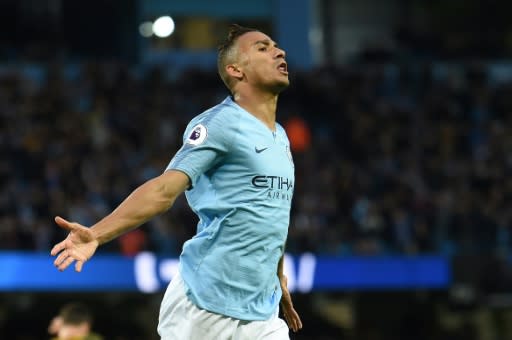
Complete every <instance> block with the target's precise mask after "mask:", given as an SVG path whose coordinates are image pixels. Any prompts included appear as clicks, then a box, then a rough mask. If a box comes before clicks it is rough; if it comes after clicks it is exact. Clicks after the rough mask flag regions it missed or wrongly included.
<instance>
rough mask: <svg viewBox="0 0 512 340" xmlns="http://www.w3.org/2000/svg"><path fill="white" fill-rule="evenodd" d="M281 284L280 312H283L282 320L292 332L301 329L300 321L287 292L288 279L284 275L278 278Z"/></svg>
mask: <svg viewBox="0 0 512 340" xmlns="http://www.w3.org/2000/svg"><path fill="white" fill-rule="evenodd" d="M280 282H281V291H282V292H283V296H282V297H281V310H282V311H283V315H284V318H285V320H286V323H287V324H288V327H290V328H291V329H292V330H293V331H294V332H297V331H299V330H300V329H302V321H301V320H300V317H299V314H298V313H297V311H296V310H295V308H293V303H292V296H291V295H290V292H289V291H288V278H287V277H286V275H283V276H282V277H281V278H280Z"/></svg>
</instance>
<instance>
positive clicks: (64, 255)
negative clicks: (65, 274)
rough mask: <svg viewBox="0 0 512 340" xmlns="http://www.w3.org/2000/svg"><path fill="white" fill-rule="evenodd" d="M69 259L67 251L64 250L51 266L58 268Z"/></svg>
mask: <svg viewBox="0 0 512 340" xmlns="http://www.w3.org/2000/svg"><path fill="white" fill-rule="evenodd" d="M68 257H69V254H68V251H67V250H64V251H63V252H61V253H60V254H59V256H57V258H56V259H55V261H53V264H54V265H55V267H58V266H60V265H61V263H62V262H64V261H66V259H67V258H68Z"/></svg>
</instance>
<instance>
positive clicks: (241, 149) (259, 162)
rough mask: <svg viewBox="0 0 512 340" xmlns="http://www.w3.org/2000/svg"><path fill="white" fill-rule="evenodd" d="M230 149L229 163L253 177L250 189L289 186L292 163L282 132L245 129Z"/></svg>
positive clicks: (291, 177)
mask: <svg viewBox="0 0 512 340" xmlns="http://www.w3.org/2000/svg"><path fill="white" fill-rule="evenodd" d="M232 147H233V150H234V152H233V153H232V159H231V161H232V162H234V163H236V164H237V165H238V166H239V167H241V168H244V170H245V171H246V172H247V173H248V174H250V175H251V176H253V182H254V183H253V185H256V186H257V185H268V186H271V187H283V186H287V185H289V183H292V182H293V180H294V165H293V159H292V155H291V152H290V146H289V142H288V140H287V138H286V135H284V133H283V132H281V131H277V132H276V133H272V132H271V131H270V130H269V129H267V128H265V127H261V126H257V125H256V126H254V125H248V126H246V127H245V128H243V129H242V130H241V133H240V135H239V136H238V138H237V139H236V145H233V146H232Z"/></svg>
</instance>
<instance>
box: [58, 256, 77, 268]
mask: <svg viewBox="0 0 512 340" xmlns="http://www.w3.org/2000/svg"><path fill="white" fill-rule="evenodd" d="M73 261H75V259H74V258H72V257H71V256H70V257H68V258H67V259H66V260H65V261H64V262H62V263H61V264H60V265H59V267H58V268H59V270H60V271H63V270H64V269H66V268H67V267H69V265H70V264H72V263H73Z"/></svg>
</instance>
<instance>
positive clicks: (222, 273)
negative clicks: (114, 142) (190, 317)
mask: <svg viewBox="0 0 512 340" xmlns="http://www.w3.org/2000/svg"><path fill="white" fill-rule="evenodd" d="M183 139H184V144H183V147H182V148H181V149H180V150H179V151H178V152H177V154H176V155H175V156H174V158H173V159H172V160H171V162H170V163H169V166H168V167H167V169H168V170H169V169H175V170H180V171H183V172H184V173H186V174H187V175H188V176H189V178H190V180H191V184H192V188H191V189H190V190H188V191H187V192H186V197H187V200H188V202H189V204H190V207H191V208H192V209H193V210H194V212H195V213H196V214H197V215H198V216H199V219H200V220H199V223H198V225H197V234H196V235H195V236H194V237H193V238H192V239H190V240H188V241H187V242H185V244H184V246H183V251H182V253H181V256H180V271H181V275H182V277H183V280H184V282H185V284H186V286H187V295H188V297H189V298H190V299H191V301H192V302H194V303H195V304H196V305H197V306H199V307H200V308H202V309H206V310H208V311H211V312H214V313H218V314H223V315H226V316H230V317H233V318H236V319H241V320H267V319H269V318H270V317H271V316H272V314H273V313H274V312H275V311H276V308H277V306H278V304H279V301H280V299H281V287H280V284H279V279H278V277H277V264H278V262H279V259H280V258H281V256H282V255H283V251H284V244H285V240H286V237H287V234H288V224H289V220H290V206H291V201H292V194H293V189H294V166H293V161H292V157H291V153H290V145H289V141H288V138H287V136H286V133H285V131H284V129H283V128H282V127H281V126H280V125H278V124H277V127H276V131H275V132H272V131H271V130H270V129H269V128H268V127H267V126H266V125H265V124H263V123H262V122H261V121H260V120H258V119H257V118H256V117H254V116H253V115H252V114H250V113H248V112H247V111H245V110H244V109H242V108H241V107H240V106H238V104H236V103H235V102H234V101H233V100H232V99H231V97H228V98H226V99H225V100H224V101H223V102H222V103H221V104H219V105H217V106H214V107H213V108H211V109H209V110H207V111H205V112H204V113H202V114H200V115H199V116H197V117H195V118H194V119H193V120H192V121H191V122H190V124H189V125H188V127H187V129H186V131H185V134H184V137H183Z"/></svg>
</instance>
